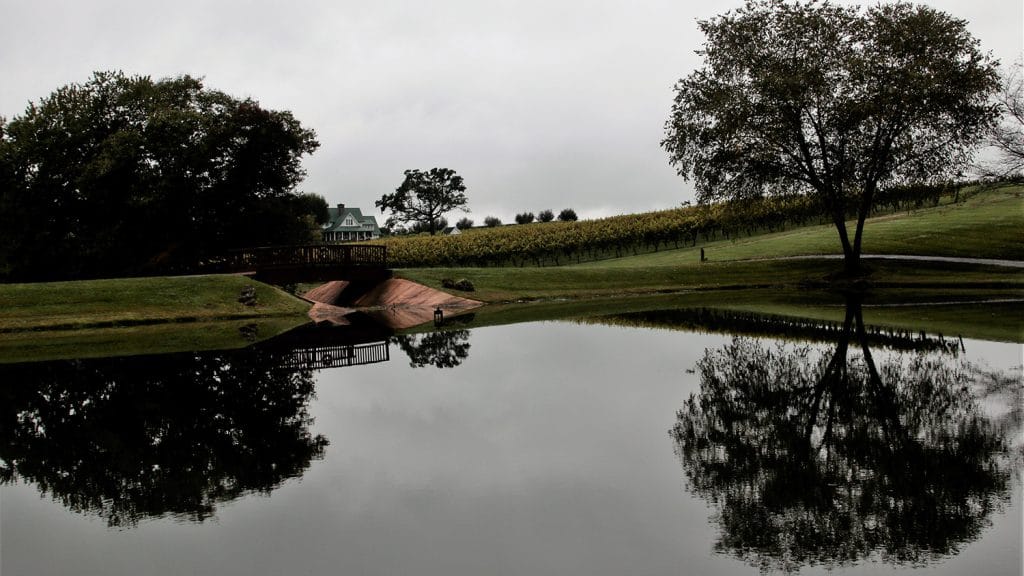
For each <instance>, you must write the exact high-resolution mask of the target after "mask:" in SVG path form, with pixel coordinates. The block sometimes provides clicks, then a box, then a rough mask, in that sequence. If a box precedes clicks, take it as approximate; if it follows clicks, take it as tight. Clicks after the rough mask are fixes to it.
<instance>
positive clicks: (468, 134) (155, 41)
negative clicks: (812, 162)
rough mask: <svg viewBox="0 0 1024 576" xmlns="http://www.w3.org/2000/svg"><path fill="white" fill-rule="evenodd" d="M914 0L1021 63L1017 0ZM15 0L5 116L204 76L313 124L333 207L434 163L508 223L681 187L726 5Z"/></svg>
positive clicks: (647, 200)
mask: <svg viewBox="0 0 1024 576" xmlns="http://www.w3.org/2000/svg"><path fill="white" fill-rule="evenodd" d="M928 3H929V4H931V5H933V6H935V7H937V8H939V9H942V10H946V11H948V12H950V13H952V14H954V15H956V16H958V17H960V18H964V19H966V20H968V21H969V22H970V26H971V30H972V32H973V33H974V34H975V35H976V36H977V37H978V38H980V39H981V41H982V44H983V46H984V47H985V48H986V49H988V50H992V51H993V53H994V54H995V55H996V56H997V57H999V58H1000V59H1002V60H1003V61H1005V62H1012V61H1013V60H1015V59H1016V58H1019V57H1020V52H1021V48H1022V46H1024V26H1022V20H1024V15H1022V11H1024V9H1022V6H1021V4H1020V2H1019V0H987V1H979V2H974V3H971V4H969V5H963V3H961V2H957V1H955V0H932V1H931V2H928ZM11 4H13V5H9V6H5V10H4V11H5V18H4V19H3V21H2V22H0V67H2V69H3V70H4V71H5V73H6V74H5V81H4V82H3V83H2V84H0V114H2V115H4V116H7V117H10V116H13V115H16V114H19V113H20V112H21V111H22V110H24V107H25V105H26V104H27V103H28V102H29V101H35V100H38V99H39V98H41V97H43V96H45V95H47V94H49V93H50V92H51V91H52V90H53V89H55V88H56V87H58V86H61V85H64V84H67V83H69V82H80V81H84V80H85V79H87V78H88V76H89V75H90V73H91V72H92V71H93V70H108V69H121V70H124V71H125V72H128V73H132V74H148V75H152V76H154V77H164V76H172V75H177V74H184V73H188V74H193V75H197V76H204V77H205V78H206V81H207V85H208V86H209V87H211V88H216V89H219V90H223V91H225V92H228V93H230V94H232V95H235V96H251V97H253V98H255V99H257V100H259V101H260V102H261V103H262V104H263V105H264V106H267V107H270V108H275V109H286V110H291V111H292V112H293V113H295V115H296V116H297V117H298V118H299V119H300V120H301V121H302V122H303V124H305V125H307V126H309V127H312V128H313V129H315V130H316V131H317V133H318V135H319V138H320V141H321V144H322V147H321V149H320V150H319V151H318V152H317V153H316V154H315V155H314V156H313V157H311V158H309V159H307V160H306V162H305V165H306V167H307V170H308V173H309V176H308V178H307V180H306V182H305V183H304V185H303V189H305V190H308V191H312V192H318V193H320V194H323V195H324V196H326V197H327V199H328V200H329V201H330V202H332V203H333V202H346V203H348V204H351V205H358V206H363V207H364V208H366V209H371V208H372V206H373V202H374V200H376V199H378V198H380V196H381V195H382V194H384V193H386V192H390V191H392V190H393V189H394V188H395V187H396V186H398V184H399V183H400V182H401V179H402V171H403V170H405V169H407V168H421V169H426V168H431V167H434V166H445V167H450V168H453V169H455V170H456V171H458V172H459V173H460V174H462V175H463V176H464V178H465V179H466V183H467V185H468V194H469V198H470V208H471V209H472V217H473V218H475V219H477V220H479V221H482V220H483V217H484V216H485V215H488V214H493V215H496V216H499V217H501V218H502V219H504V220H506V221H508V220H511V219H512V216H513V215H514V214H515V213H516V212H520V211H525V210H530V211H534V212H536V211H538V210H542V209H545V208H551V209H553V210H555V211H558V210H560V209H561V208H565V207H573V208H575V209H576V211H577V212H578V213H580V215H581V216H584V217H588V216H601V215H608V214H618V213H628V212H635V211H641V210H650V209H655V208H667V207H672V206H676V205H678V204H679V203H680V202H682V201H684V200H688V199H690V198H691V197H692V191H691V188H690V187H689V185H688V184H687V183H685V182H683V181H682V179H680V178H679V177H677V176H676V175H675V174H674V171H673V169H672V168H671V167H670V166H669V165H668V162H667V157H666V155H665V154H664V152H663V151H662V150H661V149H660V147H659V142H660V140H661V137H662V134H663V126H664V122H665V120H666V119H667V117H668V113H669V108H670V106H671V100H672V85H673V84H674V83H675V81H676V80H677V79H679V78H680V77H682V76H684V75H686V74H687V73H688V72H689V71H690V70H692V69H694V68H695V67H697V66H698V65H699V59H698V57H697V56H696V55H695V54H694V51H695V50H696V49H698V48H699V47H700V44H701V42H702V40H703V38H702V36H701V35H700V33H699V31H698V30H697V26H696V21H697V20H698V19H703V18H708V17H711V16H713V15H714V14H716V13H720V12H723V11H725V10H728V9H730V8H733V7H736V6H739V5H740V4H741V2H739V1H738V0H730V1H729V2H714V3H704V4H700V5H694V4H693V3H689V2H678V1H677V2H669V1H667V0H653V1H649V2H642V3H636V2H629V1H627V0H611V1H605V2H583V1H563V2H550V1H544V2H542V1H536V0H525V1H505V2H475V1H464V0H448V1H439V2H409V1H405V0H402V1H400V0H390V1H388V0H382V1H376V2H354V1H348V0H346V1H340V2H331V1H326V0H307V1H297V2H291V3H288V4H287V6H286V5H285V4H284V3H280V2H270V1H262V2H260V1H256V2H243V1H231V2H203V1H199V0H190V1H185V2H179V3H176V4H173V5H171V4H167V3H160V2H151V1H139V2H115V1H109V0H99V1H90V2H61V1H57V0H35V1H33V2H20V3H11ZM456 217H457V215H456Z"/></svg>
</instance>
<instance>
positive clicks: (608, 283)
mask: <svg viewBox="0 0 1024 576" xmlns="http://www.w3.org/2000/svg"><path fill="white" fill-rule="evenodd" d="M851 228H852V224H851ZM1022 229H1024V188H1022V187H1019V186H1018V187H1011V188H1002V189H1000V190H994V191H988V192H983V193H980V194H977V195H975V196H973V197H971V198H970V199H968V200H967V201H965V202H962V203H959V204H950V205H943V206H939V207H935V208H925V209H920V210H915V211H913V212H902V213H899V214H891V215H886V216H881V217H877V218H872V219H870V220H869V221H868V222H867V224H866V226H865V233H864V253H866V254H872V253H873V254H905V255H925V256H955V257H972V258H987V259H1011V260H1024V234H1022V233H1021V230H1022ZM701 248H703V249H704V251H705V255H706V256H707V258H708V261H707V262H705V263H701V262H700V250H701ZM841 252H842V251H841V248H840V245H839V238H838V234H837V232H836V230H835V228H834V227H833V226H828V225H825V226H809V227H804V228H798V229H791V230H787V231H784V232H776V233H771V234H762V235H757V236H752V237H744V238H738V239H731V240H719V241H716V242H710V243H707V244H703V245H698V246H696V247H688V248H681V249H677V250H663V251H660V252H654V253H648V254H641V255H638V256H629V257H623V258H615V259H609V260H603V261H598V262H588V263H583V264H576V265H570V266H561V267H543V268H537V267H529V266H528V267H523V268H509V267H505V268H416V269H403V270H400V271H399V274H400V275H401V276H402V277H405V278H409V279H411V280H414V281H418V282H421V283H424V284H427V285H429V286H433V287H440V286H441V280H442V279H444V278H451V279H458V278H467V279H469V280H470V281H472V282H473V283H474V284H475V286H476V292H474V293H470V294H463V295H469V296H470V297H473V298H477V299H480V300H484V301H487V302H506V301H514V300H517V299H538V298H582V297H593V296H609V295H615V294H640V293H652V292H668V291H679V290H691V289H697V290H712V289H720V288H740V287H789V288H795V287H800V286H807V285H819V284H822V283H825V282H826V279H827V278H828V277H829V276H830V275H831V274H833V273H834V272H836V271H837V270H838V269H839V268H841V266H842V265H841V263H840V262H838V261H834V260H793V261H786V260H770V259H772V258H781V257H787V256H799V255H814V254H835V255H837V254H841ZM867 266H868V267H869V268H870V269H871V270H872V274H871V281H872V282H873V283H875V284H877V285H881V286H900V285H902V286H907V287H922V286H930V287H937V286H943V285H945V286H950V287H952V286H956V287H960V288H970V287H976V288H978V289H986V290H987V289H993V288H998V289H1001V290H1007V289H1009V290H1011V291H1017V292H1019V291H1020V290H1021V289H1022V288H1024V270H1022V269H1009V268H998V267H991V266H979V265H961V264H944V263H927V262H914V263H911V262H904V261H872V262H870V263H868V264H867Z"/></svg>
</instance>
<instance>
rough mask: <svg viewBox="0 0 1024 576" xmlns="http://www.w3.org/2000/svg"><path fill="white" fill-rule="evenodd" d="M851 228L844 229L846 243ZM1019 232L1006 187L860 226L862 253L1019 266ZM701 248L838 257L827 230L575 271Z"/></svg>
mask: <svg viewBox="0 0 1024 576" xmlns="http://www.w3.org/2000/svg"><path fill="white" fill-rule="evenodd" d="M854 224H855V223H854V222H849V223H847V229H848V230H850V232H851V237H852V232H853V229H854ZM1022 231H1024V187H1021V186H1014V187H1006V188H1001V189H998V190H992V191H988V192H982V193H979V194H976V195H974V196H971V197H970V198H968V199H967V200H966V201H964V202H961V203H959V204H947V205H942V206H938V207H935V208H924V209H919V210H915V211H913V212H900V213H896V214H889V215H885V216H879V217H876V218H871V219H869V220H868V221H867V222H866V223H865V226H864V253H865V254H907V255H921V256H954V257H961V258H992V259H1006V260H1024V233H1022ZM702 247H703V248H704V253H705V256H706V257H707V258H708V260H709V261H711V262H722V261H731V260H747V259H756V258H774V257H784V256H800V255H809V254H837V255H838V254H842V253H843V251H842V247H841V246H840V244H839V234H838V232H836V229H835V226H833V225H831V224H829V225H818V226H807V227H804V228H796V229H792V230H788V231H785V232H776V233H771V234H762V235H756V236H752V237H742V238H738V239H732V240H719V241H716V242H709V243H707V244H704V245H703V246H696V247H691V248H681V249H679V250H666V251H661V252H654V253H650V254H642V255H639V256H633V257H628V258H616V259H613V260H605V261H601V262H593V263H587V264H580V266H596V267H637V266H670V265H692V264H694V263H697V262H699V261H700V250H701V248H702Z"/></svg>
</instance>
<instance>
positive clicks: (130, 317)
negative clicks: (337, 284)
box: [0, 275, 308, 333]
mask: <svg viewBox="0 0 1024 576" xmlns="http://www.w3.org/2000/svg"><path fill="white" fill-rule="evenodd" d="M248 288H252V289H254V290H255V291H256V305H255V306H246V305H245V304H242V303H240V302H239V301H238V298H239V296H240V294H241V293H242V291H243V290H246V289H248ZM307 309H308V305H307V304H306V303H305V302H303V301H302V300H299V299H298V298H295V297H294V296H291V295H290V294H287V293H285V292H283V291H281V290H278V289H277V288H274V287H272V286H268V285H266V284H261V283H259V282H254V281H253V280H250V279H249V278H245V277H243V276H234V275H221V276H172V277H161V278H122V279H113V280H85V281H79V282H47V283H38V284H0V333H2V332H17V331H25V330H44V329H45V330H56V329H76V328H100V327H116V326H121V327H124V326H133V325H142V324H158V323H165V322H195V321H209V320H238V319H247V318H262V317H271V316H288V315H296V314H303V313H304V312H305V311H306V310H307Z"/></svg>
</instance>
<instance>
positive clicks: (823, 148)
mask: <svg viewBox="0 0 1024 576" xmlns="http://www.w3.org/2000/svg"><path fill="white" fill-rule="evenodd" d="M700 27H701V30H702V31H703V32H704V34H705V36H706V38H707V40H706V42H705V44H704V47H703V50H701V51H700V52H699V54H701V55H702V56H703V57H704V66H703V68H701V69H699V70H696V71H694V72H693V73H691V74H690V75H689V76H687V77H686V78H683V79H682V80H680V81H679V82H678V83H677V85H676V87H675V90H676V97H675V103H674V105H673V107H672V114H671V117H670V118H669V120H668V122H667V123H666V136H665V139H664V140H663V141H662V146H663V147H664V148H665V150H666V151H667V152H668V153H669V157H670V161H671V163H672V164H673V165H675V166H676V167H677V169H678V171H679V173H680V175H682V176H683V177H685V178H692V179H693V181H694V182H695V184H696V186H697V190H698V194H699V199H700V200H701V201H704V202H708V201H715V200H721V199H743V198H750V197H757V196H761V195H762V194H764V193H775V194H792V193H796V194H810V195H813V196H814V197H815V198H817V199H818V200H819V201H820V204H821V207H822V209H823V210H824V211H825V213H826V214H828V215H829V217H830V218H831V219H832V220H833V222H834V224H835V226H836V228H837V230H838V232H839V237H840V241H841V243H842V246H843V252H844V255H845V261H846V268H847V270H848V271H850V272H857V271H858V270H859V257H860V252H861V241H862V232H863V224H864V219H865V218H866V217H867V215H868V214H869V213H870V211H871V208H872V204H873V201H874V196H875V193H876V191H877V190H878V189H879V187H880V186H885V185H890V184H900V183H906V182H920V181H936V180H940V179H944V178H947V177H949V176H951V175H953V174H956V173H957V171H959V170H961V169H962V168H963V167H964V166H965V164H966V163H968V162H969V161H970V159H971V157H972V154H973V152H974V149H975V147H976V145H977V144H978V143H979V141H980V140H981V138H982V137H983V136H984V134H985V132H986V130H987V129H988V128H989V127H990V126H991V125H992V124H993V122H994V121H995V119H996V116H997V110H996V107H995V106H994V105H993V104H992V102H991V100H990V96H991V95H992V94H993V93H994V91H995V90H996V89H997V88H998V86H999V83H998V75H997V70H996V68H997V67H996V62H995V61H994V60H993V59H992V58H991V57H990V56H989V55H987V54H985V53H982V51H981V50H980V48H979V43H978V41H977V40H976V39H975V38H973V37H972V36H971V34H970V33H968V31H967V26H966V23H965V22H964V21H963V20H959V19H956V18H953V17H952V16H950V15H949V14H946V13H944V12H941V11H938V10H935V9H932V8H929V7H927V6H915V5H912V4H908V3H903V2H898V3H886V4H879V5H877V6H872V7H870V8H867V9H864V8H862V7H859V6H837V5H835V4H832V3H830V2H828V1H822V2H818V1H815V0H812V1H810V2H787V1H784V0H748V1H747V3H746V5H745V6H744V7H743V8H740V9H738V10H735V11H731V12H728V13H726V14H724V15H721V16H718V17H715V18H713V19H710V20H706V21H702V22H700ZM851 213H852V214H856V217H857V225H856V230H855V232H854V233H853V235H852V236H853V238H852V239H851V238H850V234H848V232H847V229H846V224H845V220H846V217H847V215H848V214H851Z"/></svg>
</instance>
